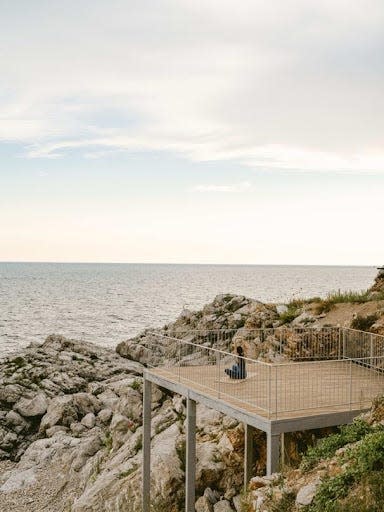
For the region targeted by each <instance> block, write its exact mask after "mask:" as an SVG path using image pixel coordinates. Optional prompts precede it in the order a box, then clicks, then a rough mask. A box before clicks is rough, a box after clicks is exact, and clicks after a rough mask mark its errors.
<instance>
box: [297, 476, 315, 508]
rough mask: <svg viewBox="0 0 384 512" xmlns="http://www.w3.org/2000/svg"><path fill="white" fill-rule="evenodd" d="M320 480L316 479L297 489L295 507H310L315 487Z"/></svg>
mask: <svg viewBox="0 0 384 512" xmlns="http://www.w3.org/2000/svg"><path fill="white" fill-rule="evenodd" d="M319 483H320V479H316V480H315V481H314V482H311V483H310V484H307V485H304V487H301V489H299V492H298V493H297V496H296V505H298V506H306V505H310V504H311V503H312V501H313V498H314V496H315V494H316V490H317V487H318V486H319Z"/></svg>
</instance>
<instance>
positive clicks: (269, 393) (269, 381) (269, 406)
mask: <svg viewBox="0 0 384 512" xmlns="http://www.w3.org/2000/svg"><path fill="white" fill-rule="evenodd" d="M271 368H272V366H271V365H269V366H268V416H269V417H271V414H272V396H271V385H272V375H271Z"/></svg>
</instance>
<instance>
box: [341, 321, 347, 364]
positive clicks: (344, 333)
mask: <svg viewBox="0 0 384 512" xmlns="http://www.w3.org/2000/svg"><path fill="white" fill-rule="evenodd" d="M346 334H347V333H346V329H345V327H343V354H342V355H343V359H345V358H346V357H347V356H346V353H347V339H346V338H347V336H346Z"/></svg>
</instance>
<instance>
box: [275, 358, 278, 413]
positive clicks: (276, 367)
mask: <svg viewBox="0 0 384 512" xmlns="http://www.w3.org/2000/svg"><path fill="white" fill-rule="evenodd" d="M278 368H279V367H278V366H275V418H276V419H277V369H278Z"/></svg>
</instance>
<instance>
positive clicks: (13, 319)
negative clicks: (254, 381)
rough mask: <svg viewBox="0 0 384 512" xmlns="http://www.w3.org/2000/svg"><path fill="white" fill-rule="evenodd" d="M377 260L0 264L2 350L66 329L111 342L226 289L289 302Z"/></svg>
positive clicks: (364, 270) (370, 275) (364, 271)
mask: <svg viewBox="0 0 384 512" xmlns="http://www.w3.org/2000/svg"><path fill="white" fill-rule="evenodd" d="M376 274H377V270H376V268H375V267H348V266H345V267H344V266H291V265H289V266H288V265H273V266H272V265H182V264H180V265H175V264H114V263H111V264H99V263H9V262H7V263H1V262H0V356H4V355H7V354H9V353H11V352H15V351H17V350H18V349H19V348H21V347H25V346H26V345H28V344H29V343H31V342H39V343H41V342H43V341H44V339H45V338H46V337H47V336H48V335H49V334H53V333H55V334H62V335H64V336H67V337H69V338H74V339H77V340H83V341H90V342H94V343H96V344H98V345H102V346H105V347H110V348H114V347H115V346H116V345H117V344H118V343H119V342H120V341H123V340H126V339H128V338H131V337H133V336H135V335H136V334H138V333H140V332H141V331H143V330H144V329H145V328H147V327H161V326H163V325H165V324H167V323H169V322H171V321H173V320H175V319H176V317H177V316H178V315H179V314H180V313H181V311H182V310H183V309H184V308H186V309H190V310H197V309H199V308H201V307H202V306H203V305H204V304H206V303H208V302H211V301H212V300H213V299H214V297H215V296H216V295H218V294H221V293H234V294H239V295H245V296H247V297H251V298H254V299H257V300H260V301H263V302H277V303H284V302H288V301H290V300H292V299H294V298H302V297H311V296H320V297H325V296H326V295H327V294H328V293H330V292H332V291H337V290H342V291H346V290H354V291H360V290H363V289H367V288H368V287H370V286H371V285H372V284H373V280H374V278H375V276H376Z"/></svg>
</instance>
